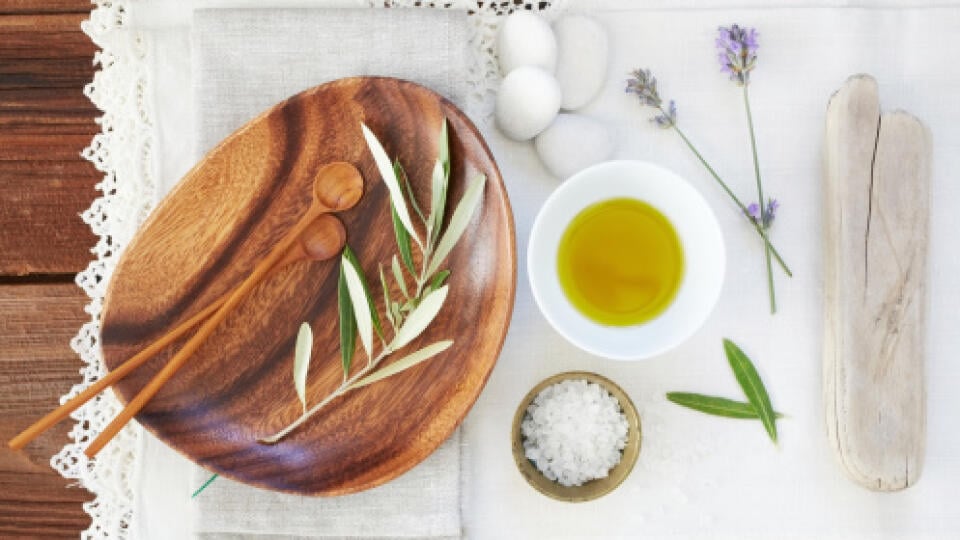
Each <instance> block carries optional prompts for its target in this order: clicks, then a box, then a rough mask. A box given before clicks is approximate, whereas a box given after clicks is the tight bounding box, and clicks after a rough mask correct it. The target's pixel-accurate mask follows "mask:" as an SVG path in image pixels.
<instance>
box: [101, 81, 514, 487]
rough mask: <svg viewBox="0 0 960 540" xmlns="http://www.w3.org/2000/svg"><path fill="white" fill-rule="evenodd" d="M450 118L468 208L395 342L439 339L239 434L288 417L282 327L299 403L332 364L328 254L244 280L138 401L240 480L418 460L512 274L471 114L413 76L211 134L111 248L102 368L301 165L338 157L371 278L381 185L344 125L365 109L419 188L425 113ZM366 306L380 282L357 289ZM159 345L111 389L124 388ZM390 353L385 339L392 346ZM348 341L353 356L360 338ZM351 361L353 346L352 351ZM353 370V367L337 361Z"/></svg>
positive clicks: (324, 483)
mask: <svg viewBox="0 0 960 540" xmlns="http://www.w3.org/2000/svg"><path fill="white" fill-rule="evenodd" d="M444 116H446V117H447V118H448V119H449V121H450V137H451V154H452V172H451V185H450V191H449V201H450V203H449V204H451V205H453V204H455V202H456V201H458V200H459V198H460V197H461V195H462V194H463V191H464V188H465V184H466V182H467V180H468V179H469V178H471V177H473V176H474V175H475V174H477V173H478V172H482V173H484V174H486V175H487V177H488V179H489V181H488V183H487V187H486V192H485V195H484V199H483V203H482V204H481V208H480V210H479V211H478V212H477V215H476V216H475V217H474V221H473V223H472V224H471V226H470V227H469V228H468V231H467V233H466V235H465V236H464V238H463V240H461V243H460V244H459V245H458V246H457V248H456V249H455V250H454V252H453V253H452V255H451V257H450V259H449V260H448V264H447V266H448V267H449V268H450V269H451V270H452V272H453V273H452V276H451V280H450V286H451V290H450V293H449V297H448V300H447V302H446V305H445V307H444V310H443V311H442V312H441V316H440V318H438V320H437V321H435V323H434V325H433V326H432V327H431V328H430V329H428V330H427V332H426V333H425V334H424V335H423V336H421V338H420V339H418V340H416V342H415V343H413V344H411V345H410V346H409V350H415V349H416V348H419V347H420V346H424V345H426V344H429V343H432V342H434V341H438V340H441V339H448V338H452V339H455V340H456V343H455V344H454V346H453V347H452V348H451V349H450V350H448V351H447V352H445V353H444V354H443V355H441V356H439V357H437V358H435V359H433V360H431V361H429V362H426V363H424V364H422V365H420V366H417V367H416V368H413V369H411V370H410V371H408V372H405V373H403V374H400V375H397V376H395V377H394V378H392V379H391V380H390V381H389V382H384V383H379V384H374V385H371V386H369V387H366V388H364V389H362V390H358V391H356V392H354V393H351V394H349V395H348V396H346V397H345V398H343V399H339V400H337V401H334V402H332V403H331V405H330V406H329V407H328V408H327V409H326V410H325V412H324V413H321V415H319V416H318V417H317V418H316V419H315V420H312V421H311V422H309V423H308V424H307V425H305V426H304V427H303V428H301V429H299V430H297V431H295V432H294V433H292V434H291V435H290V436H289V437H288V438H286V439H284V440H283V441H282V442H280V443H279V444H276V445H272V446H271V445H263V444H259V443H257V442H256V439H257V438H258V437H262V436H265V435H269V434H271V433H273V432H276V431H277V430H279V429H280V428H282V427H283V426H285V425H286V424H288V423H290V422H291V421H292V420H294V419H295V418H296V417H297V416H299V414H300V404H299V402H298V400H297V397H296V394H295V390H294V387H293V383H292V379H291V375H290V373H291V366H292V364H291V362H292V355H293V346H294V341H295V338H296V333H297V327H298V326H299V324H300V322H301V321H304V320H306V321H310V322H311V323H312V326H313V328H314V335H315V341H314V343H315V346H314V361H313V362H312V364H311V369H310V376H309V382H308V388H307V394H308V396H312V398H311V399H312V400H313V401H314V402H315V401H316V400H318V399H320V398H321V397H322V396H324V395H326V394H327V393H328V392H330V391H331V390H332V389H333V388H335V387H336V385H337V384H339V382H340V379H341V377H342V372H341V368H340V361H339V351H338V346H339V339H338V334H337V325H336V321H337V315H336V281H337V280H336V277H337V267H336V265H335V264H331V263H313V262H311V263H299V264H297V265H294V266H293V267H291V268H290V269H289V271H288V272H284V273H281V274H280V275H278V276H276V277H275V278H273V279H271V280H270V281H268V282H265V283H263V284H261V285H260V286H259V287H258V288H256V289H254V291H253V292H252V293H251V294H250V295H249V296H248V297H247V298H246V300H244V301H243V302H242V303H241V304H240V305H239V306H238V307H237V309H236V311H235V312H234V313H232V314H231V315H230V316H228V317H227V318H226V320H225V321H224V323H223V324H222V326H221V327H220V328H219V329H218V330H217V331H216V332H214V333H213V335H211V337H210V339H209V340H208V341H207V342H206V343H205V344H204V345H203V346H202V347H200V349H199V350H198V351H197V353H196V354H195V355H194V356H193V357H192V358H191V360H190V362H188V363H187V365H186V366H184V368H183V369H182V370H181V371H180V372H179V373H178V374H177V376H176V377H174V378H173V379H172V380H171V381H170V382H169V383H168V384H167V385H166V386H165V387H164V388H163V389H162V390H161V391H160V393H159V394H158V395H157V396H156V397H155V398H154V399H153V401H151V402H150V404H149V405H148V406H147V407H146V408H145V409H144V410H143V411H142V413H141V414H140V415H139V416H138V420H139V421H140V422H141V423H142V424H143V425H145V426H146V427H147V428H148V429H150V430H151V431H153V432H154V433H156V434H157V435H158V436H159V437H160V438H162V439H163V440H165V441H166V442H167V443H168V444H170V445H171V446H173V447H174V448H176V449H177V450H179V451H180V452H182V453H184V454H185V455H187V456H189V457H190V458H192V459H193V460H195V461H197V462H198V463H199V464H201V465H203V466H205V467H207V468H209V469H211V470H214V471H217V472H220V473H221V474H225V475H227V476H230V477H233V478H235V479H238V480H240V481H244V482H247V483H250V484H255V485H259V486H263V487H268V488H271V489H277V490H283V491H291V492H298V493H309V494H318V495H339V494H345V493H351V492H355V491H360V490H363V489H367V488H370V487H374V486H376V485H379V484H381V483H383V482H386V481H388V480H390V479H392V478H394V477H396V476H398V475H399V474H401V473H403V472H405V471H406V470H408V469H410V468H411V467H413V466H414V465H415V464H417V463H419V462H420V461H422V460H423V459H424V458H425V457H426V456H427V455H429V453H431V452H432V451H433V450H434V449H436V448H437V447H438V446H439V445H440V444H441V443H442V442H443V441H444V440H445V439H446V438H447V437H448V436H449V435H450V434H451V433H452V431H453V430H454V429H455V427H456V426H457V425H458V424H459V423H460V421H461V420H462V419H463V417H464V415H465V414H466V413H467V411H468V410H469V408H470V407H471V406H472V405H473V403H474V401H475V400H476V398H477V396H478V395H479V392H480V391H481V389H482V388H483V385H484V384H485V382H486V380H487V377H488V376H489V374H490V371H491V370H492V369H493V366H494V364H495V362H496V359H497V356H498V354H499V351H500V346H501V345H502V342H503V338H504V335H505V333H506V328H507V325H508V323H509V319H510V315H511V311H512V306H513V297H514V288H515V278H516V254H515V245H514V230H513V221H512V216H511V213H510V208H509V202H508V200H507V195H506V191H505V189H504V186H503V183H502V180H501V178H500V174H499V171H498V169H497V167H496V164H495V163H494V161H493V158H492V156H491V155H490V152H489V150H488V149H487V147H486V145H485V143H484V142H483V140H482V138H481V137H480V135H479V133H478V132H477V131H476V128H475V127H473V125H472V124H471V123H470V121H469V120H468V119H467V118H466V117H465V116H464V115H463V114H462V113H461V112H460V111H458V110H457V109H456V108H455V107H454V106H453V105H452V104H450V103H449V102H447V101H446V100H444V99H442V98H441V97H439V96H437V95H436V94H434V93H433V92H430V91H429V90H427V89H425V88H423V87H420V86H418V85H415V84H413V83H409V82H405V81H399V80H396V79H385V78H356V79H344V80H341V81H336V82H334V83H330V84H326V85H323V86H320V87H317V88H315V89H312V90H308V91H306V92H304V93H301V94H298V95H297V96H294V97H292V98H290V99H289V100H287V101H285V102H283V103H281V104H279V105H277V106H276V107H274V108H272V109H270V110H269V111H267V112H266V113H264V114H263V115H261V116H260V117H258V118H257V119H255V120H254V121H252V122H251V123H249V124H247V125H246V126H245V127H243V128H241V129H240V130H239V131H238V132H237V133H235V134H234V135H232V136H231V137H229V138H228V139H227V140H225V141H224V142H223V143H221V145H219V146H218V147H217V148H216V149H214V150H213V151H212V152H211V153H210V154H208V156H207V157H206V158H204V160H203V161H202V162H201V164H199V165H198V166H197V167H196V168H195V169H193V170H192V171H191V172H190V173H188V175H187V177H186V178H185V179H184V180H183V181H181V182H180V184H178V186H177V187H176V188H174V191H173V192H172V194H171V195H170V196H169V197H168V198H167V199H165V200H164V201H163V202H162V203H161V205H160V207H159V208H158V209H157V210H156V211H155V212H154V214H153V215H152V216H151V218H150V220H149V221H148V223H147V224H146V225H145V226H144V227H143V228H142V229H141V231H140V233H139V234H138V235H137V237H136V238H135V239H134V240H133V242H132V243H131V245H130V247H129V248H128V249H127V251H126V252H125V253H124V256H123V257H122V259H121V261H120V263H119V265H118V267H117V270H116V272H115V274H114V277H113V280H112V282H111V285H110V289H109V292H108V296H107V300H106V304H105V307H104V315H103V349H104V354H105V358H106V361H107V364H108V366H110V367H113V366H116V365H117V364H118V363H120V362H122V361H123V360H125V359H126V358H128V357H129V356H131V355H132V354H133V353H134V352H136V351H137V350H139V349H140V348H142V347H143V346H145V344H147V343H149V342H150V341H152V340H154V339H156V338H158V337H159V336H161V335H162V334H163V333H164V332H165V331H166V330H168V329H169V328H171V327H172V326H174V325H176V324H178V323H179V322H180V321H181V320H183V319H184V318H186V317H189V316H190V315H192V314H193V313H195V312H197V311H198V310H200V309H202V308H203V307H204V306H205V305H206V304H207V303H208V302H210V301H212V300H213V299H215V298H217V297H219V296H220V295H221V294H223V293H224V292H225V291H227V290H229V289H231V288H233V287H234V286H236V285H237V284H238V283H239V282H240V281H242V280H243V278H244V277H245V276H246V275H247V273H249V272H250V269H251V268H252V266H253V265H254V263H255V261H257V260H259V259H260V258H261V257H262V256H263V255H264V254H265V253H266V251H268V250H269V247H270V246H272V245H273V244H274V243H275V242H276V241H277V240H278V239H279V238H281V237H282V236H283V235H284V234H285V233H286V231H287V230H288V229H289V227H290V226H291V225H293V223H294V222H296V220H297V219H298V218H299V216H300V214H301V213H302V212H303V211H304V210H306V208H307V207H308V206H309V204H310V201H311V190H310V185H311V184H312V181H313V178H314V176H315V173H316V171H317V169H318V168H319V167H320V166H321V165H323V164H324V163H328V162H331V161H347V162H350V163H352V164H354V165H355V166H356V167H357V168H358V169H359V170H360V172H361V174H362V175H363V177H364V182H365V185H364V189H365V194H364V196H363V198H362V199H361V201H360V203H359V204H358V205H357V206H356V207H355V208H354V209H352V210H349V211H346V212H342V213H340V214H338V217H340V218H341V219H342V220H343V223H344V225H345V227H346V230H347V242H348V244H349V245H350V246H351V247H352V248H353V249H354V251H356V252H357V255H358V257H359V260H360V261H361V263H362V265H363V267H364V271H365V273H366V274H367V276H368V278H369V279H370V280H371V281H372V283H374V285H373V287H374V288H378V287H379V284H377V283H376V278H375V276H376V275H377V271H376V268H377V263H378V262H389V260H390V257H391V256H392V255H393V254H394V253H395V252H396V245H395V241H394V238H393V230H392V227H391V224H390V215H389V207H388V205H387V201H388V198H387V197H388V195H387V191H386V188H385V186H384V185H383V183H382V181H381V180H380V177H379V175H378V173H377V172H376V171H377V170H376V167H375V165H374V163H373V159H372V157H371V156H370V154H369V152H368V151H367V149H366V146H365V144H364V142H363V139H362V135H361V132H360V122H361V121H363V122H365V123H366V124H367V125H368V126H369V127H370V128H371V129H372V130H373V131H374V133H376V134H377V135H378V137H379V138H380V139H381V141H382V142H383V144H384V146H385V148H386V150H387V152H388V153H389V154H390V155H391V157H393V156H397V157H399V159H400V161H401V162H402V163H403V164H404V165H405V167H406V168H407V171H408V173H409V174H410V177H411V180H412V182H413V186H414V190H415V192H416V193H417V194H418V197H419V200H420V202H421V204H424V203H426V202H427V201H428V200H429V199H428V196H429V186H430V172H431V169H432V165H433V162H434V160H435V158H436V148H437V137H438V135H439V127H440V123H441V119H442V118H443V117H444ZM374 296H375V297H376V299H377V306H378V308H379V309H381V310H382V307H383V306H382V302H383V301H382V296H381V295H376V294H375V295H374ZM176 348H177V347H173V348H171V349H170V350H169V351H166V352H164V353H162V354H160V355H158V357H157V358H155V359H154V360H153V361H151V362H149V363H148V364H147V365H146V366H144V368H143V369H142V370H141V371H140V372H138V373H136V374H135V375H133V376H131V377H130V378H129V379H127V380H126V381H124V382H123V383H121V384H119V385H118V386H117V390H118V393H119V395H120V396H121V398H122V399H125V400H126V399H130V398H131V397H132V396H133V395H134V394H135V393H136V392H137V391H138V390H139V389H140V388H141V387H142V386H143V385H144V383H145V382H146V381H147V380H148V379H149V378H150V377H151V376H152V375H153V374H154V373H156V372H157V370H158V369H159V368H160V367H161V366H162V365H163V363H164V362H165V361H166V360H167V359H169V358H170V357H171V355H172V354H173V353H174V352H175V351H176ZM401 354H402V352H401ZM361 356H362V353H361ZM361 362H362V360H361V359H360V357H359V356H358V358H357V359H355V364H360V363H361ZM355 367H356V366H355Z"/></svg>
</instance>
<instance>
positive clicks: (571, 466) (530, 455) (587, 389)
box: [520, 379, 628, 486]
mask: <svg viewBox="0 0 960 540" xmlns="http://www.w3.org/2000/svg"><path fill="white" fill-rule="evenodd" d="M627 429H628V424H627V417H626V415H624V414H623V410H622V409H621V407H620V402H619V401H617V398H616V397H614V396H613V395H611V394H610V392H608V391H607V390H606V389H605V388H603V387H602V386H600V385H599V384H597V383H592V382H587V381H586V380H583V379H569V380H565V381H561V382H559V383H556V384H553V385H551V386H548V387H546V388H544V389H543V391H541V392H540V393H539V394H537V397H535V398H534V399H533V402H531V403H530V405H529V406H528V407H527V412H526V414H525V415H524V417H523V421H522V422H521V423H520V432H521V434H522V436H523V448H524V453H525V454H526V456H527V459H529V460H530V461H532V462H533V463H534V465H536V467H537V469H539V470H540V472H542V473H543V475H544V476H546V477H547V478H549V479H550V480H553V481H555V482H558V483H560V484H561V485H564V486H580V485H583V484H584V483H585V482H588V481H590V480H595V479H597V478H604V477H606V476H607V475H608V474H609V472H610V469H612V468H613V467H614V466H616V464H617V463H620V458H621V457H622V455H623V452H622V451H623V449H624V447H625V446H626V445H627Z"/></svg>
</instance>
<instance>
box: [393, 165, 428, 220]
mask: <svg viewBox="0 0 960 540" xmlns="http://www.w3.org/2000/svg"><path fill="white" fill-rule="evenodd" d="M393 172H394V174H396V175H397V179H398V180H399V182H400V186H401V187H402V188H403V192H404V194H405V195H406V197H407V199H408V200H409V201H410V206H412V207H413V211H414V212H416V213H417V216H418V217H419V218H420V221H421V222H423V225H424V227H426V226H427V218H426V216H424V215H423V210H421V209H420V205H419V204H418V203H417V197H416V196H415V195H414V194H413V188H412V187H410V178H408V177H407V171H405V170H404V168H403V165H401V164H400V160H399V159H396V160H394V161H393Z"/></svg>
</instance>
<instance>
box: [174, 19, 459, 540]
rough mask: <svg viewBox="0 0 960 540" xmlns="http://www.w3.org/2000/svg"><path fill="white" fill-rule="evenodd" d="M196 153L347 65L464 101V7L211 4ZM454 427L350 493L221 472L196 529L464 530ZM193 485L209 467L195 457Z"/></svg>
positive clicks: (198, 80) (204, 35)
mask: <svg viewBox="0 0 960 540" xmlns="http://www.w3.org/2000/svg"><path fill="white" fill-rule="evenodd" d="M191 39H192V51H193V53H192V54H193V70H194V78H193V80H194V93H195V103H196V112H197V127H198V149H197V150H198V156H199V155H200V154H202V153H204V152H206V151H207V150H208V149H210V148H212V147H213V146H214V145H215V144H216V143H217V142H218V141H219V140H221V139H222V138H223V137H225V136H227V135H229V134H230V133H231V132H232V131H234V130H235V129H236V128H238V127H240V126H241V125H242V124H243V123H244V122H246V121H247V120H249V119H250V118H252V117H253V116H255V115H256V114H258V113H259V112H261V111H262V110H263V109H265V108H267V107H269V106H270V105H272V104H274V103H276V102H278V101H280V100H282V99H284V98H286V97H288V96H290V95H291V94H294V93H296V92H299V91H300V90H303V89H306V88H309V87H312V86H315V85H317V84H321V83H323V82H326V81H330V80H333V79H337V78H341V77H346V76H352V75H389V76H394V77H400V78H404V79H409V80H412V81H415V82H418V83H420V84H423V85H425V86H428V87H430V88H433V89H434V90H436V91H437V92H439V93H440V94H442V95H444V96H447V97H448V98H449V99H451V100H452V101H453V102H455V103H457V104H459V105H461V106H462V105H463V103H464V101H465V96H466V83H465V79H466V70H467V56H466V50H467V43H468V35H467V21H466V13H464V12H461V11H451V10H433V9H423V10H420V9H371V10H366V9H363V10H354V9H311V10H297V9H285V10H277V9H271V10H259V9H247V10H245V9H211V10H201V11H198V12H197V13H196V14H195V16H194V24H193V31H192V36H191ZM460 461H461V457H460V432H459V430H458V431H457V432H456V433H455V434H454V435H453V436H452V437H451V438H450V440H448V441H447V442H445V443H444V444H443V445H442V446H441V447H440V448H439V449H438V450H437V451H436V452H435V453H434V454H433V455H432V456H430V457H429V458H428V459H427V460H426V461H424V462H423V463H422V464H420V465H419V466H417V467H416V468H414V469H413V470H412V471H410V472H408V473H406V474H405V475H403V476H401V477H400V478H398V479H396V480H394V481H393V482H390V483H388V484H386V485H384V486H381V487H379V488H376V489H372V490H369V491H366V492H363V493H359V494H356V495H350V496H345V497H338V498H313V497H299V496H293V495H285V494H280V493H274V492H270V491H265V490H260V489H256V488H253V487H249V486H245V485H242V484H239V483H236V482H232V481H230V480H227V479H225V478H220V479H218V480H217V481H216V482H214V483H213V484H211V485H210V486H209V487H208V488H207V489H206V490H205V491H204V492H203V494H202V495H201V496H199V497H197V498H196V499H195V500H194V501H193V505H192V506H191V512H192V516H191V519H192V521H193V527H192V529H193V530H194V531H195V532H196V534H197V537H199V538H203V539H217V540H220V539H226V538H232V539H243V540H248V539H253V538H270V539H271V540H277V539H286V538H291V539H292V538H347V537H349V538H384V537H389V538H453V537H460V534H461V523H460V468H461V467H460ZM195 469H196V470H195V471H194V474H193V485H200V484H201V483H202V482H203V481H204V480H205V479H206V478H207V477H208V476H209V473H208V472H207V471H204V470H202V469H200V468H199V467H195Z"/></svg>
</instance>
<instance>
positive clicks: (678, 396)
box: [667, 392, 783, 420]
mask: <svg viewBox="0 0 960 540" xmlns="http://www.w3.org/2000/svg"><path fill="white" fill-rule="evenodd" d="M667 399H668V400H670V401H672V402H673V403H676V404H677V405H680V406H681V407H686V408H688V409H693V410H695V411H700V412H702V413H707V414H712V415H714V416H723V417H726V418H743V419H753V420H756V419H758V418H759V416H758V415H757V410H756V409H754V408H753V405H751V404H750V403H747V402H744V401H734V400H732V399H727V398H722V397H716V396H705V395H703V394H693V393H690V392H668V393H667ZM776 416H777V418H782V417H783V415H782V414H780V413H776Z"/></svg>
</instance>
